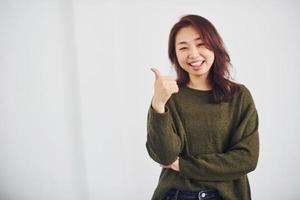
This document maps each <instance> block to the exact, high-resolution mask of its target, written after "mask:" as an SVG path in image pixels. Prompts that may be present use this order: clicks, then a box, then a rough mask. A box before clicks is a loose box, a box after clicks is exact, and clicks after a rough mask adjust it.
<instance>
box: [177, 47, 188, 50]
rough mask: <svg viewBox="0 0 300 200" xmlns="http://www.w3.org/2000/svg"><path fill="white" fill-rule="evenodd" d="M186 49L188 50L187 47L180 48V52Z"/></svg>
mask: <svg viewBox="0 0 300 200" xmlns="http://www.w3.org/2000/svg"><path fill="white" fill-rule="evenodd" d="M185 49H187V48H186V47H182V48H180V49H179V50H185Z"/></svg>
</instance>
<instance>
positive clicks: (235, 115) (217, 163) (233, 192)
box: [146, 85, 259, 200]
mask: <svg viewBox="0 0 300 200" xmlns="http://www.w3.org/2000/svg"><path fill="white" fill-rule="evenodd" d="M239 86H240V92H238V93H237V94H236V95H235V97H234V98H233V99H231V100H230V101H228V102H223V103H220V104H213V103H210V98H211V97H212V91H200V90H196V89H192V88H189V87H187V86H183V87H181V88H179V92H178V93H175V94H173V95H172V96H171V97H170V99H169V100H168V102H167V103H166V106H165V113H157V112H156V111H155V110H154V109H153V108H152V106H151V105H150V107H149V112H148V118H147V120H148V121H147V142H146V148H147V151H148V153H149V155H150V157H151V158H152V159H153V160H154V161H155V162H157V163H160V164H163V165H168V164H171V163H173V162H174V161H175V160H176V159H177V157H179V169H180V171H179V172H177V171H174V170H172V169H166V168H162V171H161V174H160V177H159V182H158V185H157V187H156V189H155V192H154V194H153V196H152V200H161V199H163V198H164V197H165V196H166V193H167V191H168V190H169V189H170V188H177V189H180V190H185V191H201V190H205V189H217V190H218V192H219V193H220V195H221V196H222V197H223V198H224V199H225V200H249V199H251V191H250V186H249V182H248V177H247V173H249V172H251V171H253V170H254V169H255V168H256V165H257V162H258V155H259V137H258V115H257V111H256V108H255V105H254V102H253V99H252V96H251V94H250V92H249V90H248V89H247V88H246V87H245V86H244V85H239Z"/></svg>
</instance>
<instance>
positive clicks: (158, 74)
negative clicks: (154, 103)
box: [151, 67, 160, 79]
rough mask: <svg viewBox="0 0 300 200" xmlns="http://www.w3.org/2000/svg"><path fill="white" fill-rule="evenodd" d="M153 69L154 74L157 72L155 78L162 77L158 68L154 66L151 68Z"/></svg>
mask: <svg viewBox="0 0 300 200" xmlns="http://www.w3.org/2000/svg"><path fill="white" fill-rule="evenodd" d="M151 71H153V72H154V74H155V79H158V78H159V77H160V72H159V70H158V69H156V68H154V67H152V68H151Z"/></svg>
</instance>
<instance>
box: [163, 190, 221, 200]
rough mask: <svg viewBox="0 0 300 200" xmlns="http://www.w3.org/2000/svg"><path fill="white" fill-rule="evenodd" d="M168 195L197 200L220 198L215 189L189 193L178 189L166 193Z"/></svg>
mask: <svg viewBox="0 0 300 200" xmlns="http://www.w3.org/2000/svg"><path fill="white" fill-rule="evenodd" d="M168 195H172V196H177V197H191V198H195V199H199V200H205V199H209V198H213V197H220V195H219V193H218V191H217V190H215V189H209V190H202V191H199V192H189V191H183V190H178V189H171V190H169V192H168Z"/></svg>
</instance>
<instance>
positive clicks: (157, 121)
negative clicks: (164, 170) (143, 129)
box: [146, 106, 182, 165]
mask: <svg viewBox="0 0 300 200" xmlns="http://www.w3.org/2000/svg"><path fill="white" fill-rule="evenodd" d="M181 145H182V144H181V140H180V138H179V136H178V135H177V134H176V132H175V127H174V123H173V121H172V116H171V114H170V110H169V108H168V107H167V106H166V107H165V112H164V113H158V112H156V111H155V110H154V109H153V108H152V106H150V108H149V112H148V118H147V142H146V148H147V151H148V153H149V155H150V157H151V158H152V159H153V160H154V161H155V162H157V163H159V164H163V165H169V164H171V163H173V162H174V161H175V160H176V159H177V157H178V155H179V153H180V152H181V149H182V147H181Z"/></svg>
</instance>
